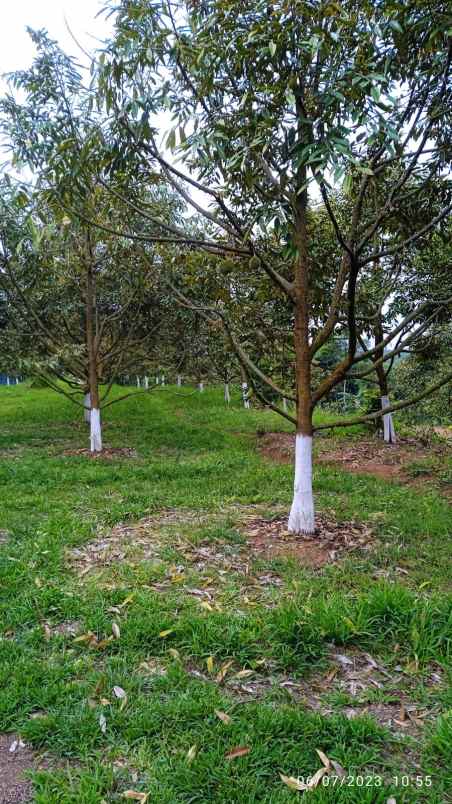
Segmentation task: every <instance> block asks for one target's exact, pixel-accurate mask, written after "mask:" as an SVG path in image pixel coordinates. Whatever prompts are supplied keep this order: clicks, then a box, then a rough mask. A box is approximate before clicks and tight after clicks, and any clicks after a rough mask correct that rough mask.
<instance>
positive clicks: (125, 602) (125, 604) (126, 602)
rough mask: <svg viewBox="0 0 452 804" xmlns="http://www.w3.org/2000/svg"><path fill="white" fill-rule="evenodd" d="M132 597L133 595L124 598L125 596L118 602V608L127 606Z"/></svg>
mask: <svg viewBox="0 0 452 804" xmlns="http://www.w3.org/2000/svg"><path fill="white" fill-rule="evenodd" d="M134 597H135V595H129V596H128V597H126V598H125V599H124V600H123V601H122V603H120V604H119V608H120V609H123V608H124V606H128V605H129V603H131V602H132V600H133V599H134Z"/></svg>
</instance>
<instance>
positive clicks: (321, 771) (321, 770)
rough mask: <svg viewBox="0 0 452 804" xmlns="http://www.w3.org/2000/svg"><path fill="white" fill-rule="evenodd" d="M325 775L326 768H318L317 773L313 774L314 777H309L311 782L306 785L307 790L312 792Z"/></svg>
mask: <svg viewBox="0 0 452 804" xmlns="http://www.w3.org/2000/svg"><path fill="white" fill-rule="evenodd" d="M325 773H327V768H319V769H318V771H316V773H314V776H312V777H311V780H310V782H309V784H308V790H313V789H314V788H315V787H317V785H318V783H319V782H320V780H321V779H322V778H323V776H325Z"/></svg>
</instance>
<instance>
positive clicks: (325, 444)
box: [258, 428, 450, 496]
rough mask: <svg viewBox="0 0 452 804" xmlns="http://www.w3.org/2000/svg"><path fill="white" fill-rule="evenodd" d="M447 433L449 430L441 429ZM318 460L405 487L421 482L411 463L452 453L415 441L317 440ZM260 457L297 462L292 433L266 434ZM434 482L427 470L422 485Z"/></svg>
mask: <svg viewBox="0 0 452 804" xmlns="http://www.w3.org/2000/svg"><path fill="white" fill-rule="evenodd" d="M438 429H441V430H443V429H444V430H448V428H438ZM314 446H315V452H316V460H317V461H318V462H319V463H326V464H333V465H335V466H340V467H341V468H343V469H345V470H346V471H347V472H352V473H355V474H364V475H372V477H381V478H382V479H383V480H397V481H400V482H402V483H406V484H410V485H411V484H416V481H417V482H418V483H419V479H418V478H413V477H412V476H410V474H409V472H408V471H407V469H408V466H409V464H411V463H413V462H415V461H422V460H423V459H425V458H432V457H434V456H438V457H439V456H444V454H445V453H446V452H448V451H449V450H450V446H449V444H444V445H441V444H438V445H432V446H430V447H428V448H427V447H425V446H423V444H422V443H421V441H419V440H418V439H415V438H403V439H399V440H398V442H397V443H396V444H386V443H385V442H384V441H382V440H381V439H377V438H364V439H360V440H359V441H358V440H348V439H342V440H341V441H338V440H335V439H322V438H318V439H317V440H316V442H315V445H314ZM258 447H259V451H260V452H261V454H262V455H263V456H264V457H265V458H268V459H270V460H272V461H273V462H275V463H291V462H292V461H293V459H294V450H295V435H294V434H293V433H284V432H283V433H265V434H264V435H263V436H261V437H260V438H259V441H258ZM426 480H428V481H431V480H435V478H434V475H433V474H432V473H429V472H428V471H426V472H425V474H423V477H422V482H424V481H426ZM441 491H442V492H443V493H444V494H445V495H446V496H448V494H449V493H450V488H449V487H448V486H447V485H446V484H443V485H442V486H441Z"/></svg>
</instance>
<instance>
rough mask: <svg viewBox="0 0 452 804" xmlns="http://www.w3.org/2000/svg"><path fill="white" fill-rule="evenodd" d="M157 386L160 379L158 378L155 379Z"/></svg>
mask: <svg viewBox="0 0 452 804" xmlns="http://www.w3.org/2000/svg"><path fill="white" fill-rule="evenodd" d="M155 384H156V385H158V384H159V378H158V377H156V378H155Z"/></svg>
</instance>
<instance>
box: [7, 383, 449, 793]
mask: <svg viewBox="0 0 452 804" xmlns="http://www.w3.org/2000/svg"><path fill="white" fill-rule="evenodd" d="M117 393H120V391H119V389H118V390H117ZM0 405H1V411H2V417H1V428H0V451H1V452H2V458H3V459H2V462H1V465H0V483H1V485H2V489H1V495H2V501H3V506H2V514H1V520H0V528H1V529H4V530H5V531H7V532H8V538H7V541H6V542H5V543H4V544H3V545H2V546H1V547H0V579H1V590H2V600H1V632H0V633H1V640H0V689H1V690H2V692H1V693H0V731H11V732H13V731H14V732H16V733H17V732H19V733H20V734H21V735H22V737H23V738H24V739H25V740H26V741H27V742H29V743H30V744H32V745H33V746H34V747H36V748H37V749H43V750H46V751H49V752H51V754H52V756H53V757H54V758H56V761H55V762H54V763H53V765H52V769H50V770H46V771H40V772H39V773H37V774H35V775H34V789H35V799H34V800H35V801H36V802H38V803H39V804H44V803H45V804H48V803H50V802H63V804H66V803H67V804H69V802H71V803H72V802H73V803H74V804H94V803H95V802H96V804H97V803H98V804H100V803H101V802H102V801H106V802H119V801H121V800H124V798H123V797H122V794H123V793H124V791H125V790H127V789H134V790H137V791H145V792H149V794H150V796H149V801H157V802H162V804H163V803H166V802H168V804H170V803H171V804H173V802H185V803H186V804H188V802H218V803H219V802H224V803H226V802H238V803H239V804H245V803H246V804H248V802H250V803H251V802H266V803H268V804H270V803H271V804H279V802H285V801H295V800H296V799H297V797H298V796H300V795H302V794H300V793H297V792H295V791H293V790H291V789H290V788H289V787H287V786H286V785H285V784H283V782H282V781H281V779H280V776H279V774H280V773H283V774H285V775H287V776H295V777H298V776H300V777H302V776H308V775H312V774H313V773H314V772H315V771H316V770H317V769H318V768H319V766H320V764H321V763H320V760H319V758H318V755H317V754H316V750H315V749H316V748H319V749H321V750H322V751H324V752H325V753H326V754H327V756H328V757H329V758H330V759H332V760H335V761H337V762H339V763H340V764H341V765H342V766H343V767H344V768H345V769H346V772H347V774H348V777H349V780H348V782H347V784H343V785H342V786H341V787H340V789H339V788H338V787H333V786H332V784H330V785H326V784H325V785H324V784H320V785H319V786H318V787H317V788H316V789H315V790H313V791H311V792H310V793H309V794H306V795H309V800H310V801H312V802H330V801H331V802H333V801H341V802H342V801H343V802H369V803H370V802H386V800H387V799H388V798H389V797H390V796H391V795H392V796H394V797H396V799H397V802H398V803H399V802H410V804H411V802H418V801H419V802H421V801H429V802H436V803H437V804H440V802H444V801H446V800H447V790H448V788H449V789H450V782H451V779H450V778H448V767H449V768H450V745H451V718H450V707H451V699H450V695H449V693H448V688H447V680H448V679H449V678H450V667H451V664H450V658H451V657H450V654H451V635H452V628H451V619H452V617H451V612H452V607H451V605H450V604H451V598H450V595H449V592H450V587H449V584H450V579H449V572H448V563H447V562H448V557H449V550H450V545H449V544H448V539H447V537H448V534H450V530H451V528H450V524H451V517H450V507H449V506H448V504H447V502H446V500H445V499H443V498H442V496H441V495H440V493H438V492H437V491H435V490H433V489H431V488H425V489H422V488H420V487H419V486H417V487H416V488H410V487H409V486H400V485H397V484H393V483H387V482H384V481H383V480H378V479H375V478H371V477H365V476H360V475H356V474H353V475H352V474H347V473H346V472H344V471H341V470H339V469H335V468H334V467H326V466H325V465H321V466H320V467H318V468H317V469H316V472H315V491H316V500H317V505H318V507H319V508H320V509H322V508H323V509H328V510H329V511H334V512H335V515H336V517H337V518H338V519H341V520H348V519H356V520H361V521H366V522H369V523H371V525H372V527H373V530H374V532H375V539H376V549H375V550H373V551H372V552H371V553H369V552H367V553H366V552H363V553H354V554H352V555H349V557H348V558H344V559H343V560H341V561H339V562H337V563H335V564H333V565H330V566H326V567H324V568H323V569H322V570H311V569H306V568H302V567H300V565H299V564H298V563H297V562H296V561H294V560H290V559H279V560H278V561H274V562H268V561H265V560H263V559H259V561H258V560H255V561H254V562H251V564H250V570H249V576H246V575H244V573H243V572H242V571H241V570H239V569H237V570H235V569H234V568H232V569H231V570H229V571H228V572H224V571H222V570H221V567H220V565H219V564H218V563H215V560H214V559H215V556H216V554H217V553H220V552H223V553H225V554H226V555H227V556H229V555H231V556H235V555H243V554H244V552H245V551H246V543H245V539H244V535H243V513H244V512H246V511H247V510H248V507H249V506H253V508H252V510H253V511H257V512H260V513H261V514H262V515H264V516H269V517H270V516H273V515H274V514H275V513H279V512H280V511H281V510H284V509H285V508H286V507H287V506H288V504H289V502H290V497H291V485H292V470H291V467H290V466H287V465H283V464H272V463H271V462H269V461H267V460H264V459H263V458H262V457H261V456H260V455H259V453H258V451H257V441H258V439H257V437H256V432H257V431H258V430H259V431H272V430H281V429H285V423H284V422H283V421H282V420H281V419H279V418H278V417H277V416H276V415H275V414H273V413H271V412H267V411H259V410H250V411H244V410H243V409H242V408H241V407H240V405H239V403H238V401H237V404H236V405H234V404H233V405H232V406H231V408H230V409H226V408H225V406H224V404H223V402H222V400H221V394H220V392H219V391H217V390H215V389H212V390H207V391H206V392H205V393H204V394H203V395H200V394H191V395H190V394H189V392H188V391H187V390H185V389H182V392H181V393H180V395H179V394H177V393H176V389H174V388H169V389H166V390H165V391H162V390H159V391H156V392H154V393H152V394H150V395H149V396H139V397H137V398H136V399H129V400H127V402H124V403H120V404H118V405H117V406H112V407H110V408H108V411H107V412H106V415H105V425H106V426H105V433H104V437H105V441H106V443H107V444H108V445H109V446H118V447H119V446H127V447H132V448H134V449H136V451H137V457H136V458H135V459H115V460H109V461H107V460H96V461H91V460H87V459H86V458H85V457H83V456H79V455H67V456H65V455H64V454H63V453H64V451H65V450H74V449H77V448H80V447H84V446H86V442H87V434H86V430H85V428H84V425H83V424H82V423H81V422H79V419H80V418H81V416H79V413H78V409H76V408H74V407H73V406H71V404H70V403H69V402H68V401H67V400H65V399H64V398H61V397H59V396H57V395H56V394H54V393H53V392H49V391H47V390H38V389H36V390H32V389H29V388H28V387H27V386H26V385H24V386H18V387H14V388H8V389H5V388H2V389H0ZM342 437H343V438H350V437H352V433H351V431H346V432H345V433H344V434H343V435H342ZM357 437H359V432H358V435H357ZM435 460H436V459H435ZM444 471H446V470H445V469H444ZM438 472H441V468H440V467H439V468H438ZM416 474H417V475H418V476H419V474H420V472H419V471H416ZM163 511H170V512H175V513H176V514H177V516H178V517H179V518H177V517H176V519H175V521H173V522H171V521H170V522H169V523H168V522H165V521H164V519H163V518H162V519H159V517H160V516H161V513H162V512H163ZM152 515H154V516H155V517H156V519H155V523H156V524H155V525H154V526H153V527H154V530H152V528H151V535H152V539H153V540H154V547H155V551H154V553H153V554H152V555H148V556H147V557H146V556H143V555H142V554H141V553H140V548H139V545H138V544H133V543H132V545H127V550H130V552H127V550H126V551H125V553H124V551H123V555H122V557H121V555H120V556H119V557H118V558H117V560H116V561H114V562H113V563H112V564H110V565H108V566H102V565H99V566H96V567H94V569H93V570H92V571H89V572H87V573H86V574H85V575H80V574H79V573H78V571H77V568H76V567H75V565H74V561H72V563H71V560H69V555H70V553H71V551H74V549H75V550H77V549H78V550H83V549H84V548H85V547H86V546H87V545H89V544H90V543H91V542H92V540H94V539H99V538H100V539H102V538H105V539H108V535H109V532H110V529H111V528H112V527H113V526H114V525H116V524H117V523H119V522H123V523H128V522H133V521H138V520H140V519H141V518H143V517H150V516H152ZM241 517H242V519H241ZM146 538H148V539H149V534H148V536H147V537H146ZM132 542H133V540H132ZM199 547H201V548H202V549H207V550H208V551H209V550H210V553H209V555H211V556H212V557H213V558H212V559H209V560H207V564H206V566H201V565H200V564H199V561H198V563H196V562H195V561H194V560H192V558H190V556H191V555H192V554H194V553H193V551H195V552H196V549H197V548H199ZM190 551H192V552H190ZM119 552H121V551H119ZM72 554H73V553H72ZM73 555H74V554H73ZM209 562H210V563H209ZM267 576H268V577H269V578H273V577H276V578H278V579H279V580H278V584H279V585H277V586H275V585H272V583H271V582H270V581H269V582H268V583H266V582H264V583H262V582H259V584H256V583H255V579H256V578H258V579H260V578H266V577H267ZM193 589H195V591H196V590H198V591H199V590H201V593H202V590H203V589H211V590H213V591H212V594H211V598H210V599H211V603H209V604H208V605H207V606H203V605H202V602H203V601H204V602H205V599H204V598H203V599H202V600H201V599H200V597H199V595H198V596H196V595H194V594H192V593H191V592H192V591H193ZM71 622H73V623H76V628H77V633H78V634H79V636H80V635H81V636H82V640H77V639H74V636H73V634H70V633H66V632H64V630H63V631H62V632H60V631H59V630H58V628H59V626H61V624H65V623H71ZM114 622H116V623H117V624H119V626H120V637H119V638H115V639H113V638H112V624H113V623H114ZM166 632H167V633H166ZM162 634H163V636H162ZM84 635H88V636H85V637H84ZM90 635H91V636H90ZM332 650H334V651H336V652H338V653H339V654H342V653H343V654H347V655H349V656H350V655H351V656H354V655H357V656H358V655H361V654H363V653H364V652H370V653H371V654H372V657H376V658H377V660H378V663H379V664H380V665H381V666H382V667H384V668H386V671H385V672H386V673H387V675H388V677H389V676H390V677H393V676H394V673H396V675H397V678H398V679H399V682H398V686H397V687H396V688H394V684H391V682H390V681H389V680H388V681H387V682H385V681H384V678H385V677H384V676H381V677H380V680H381V685H380V687H378V686H377V688H373V690H372V689H368V688H366V689H363V690H362V691H361V692H360V693H359V695H358V697H356V696H352V697H351V698H350V696H349V695H348V693H346V692H345V691H344V690H343V689H341V688H339V687H334V684H333V688H332V689H328V690H326V691H325V692H324V693H323V692H321V693H319V695H320V699H321V700H322V701H323V702H324V703H325V706H324V707H322V708H321V709H320V710H319V711H313V709H312V707H311V706H309V705H308V704H309V701H308V700H305V699H304V698H303V697H298V698H296V700H294V698H293V697H291V695H290V687H289V688H288V687H285V686H284V684H283V686H281V682H282V681H283V680H284V679H289V680H291V681H292V682H293V683H294V684H295V683H299V684H300V685H306V687H303V689H308V688H309V689H310V688H312V689H313V690H315V689H317V687H316V685H317V684H318V682H319V679H324V678H325V674H328V673H329V672H330V670H331V651H332ZM229 662H230V663H231V664H230V666H229V668H226V670H225V678H224V679H221V680H220V681H218V680H216V679H218V678H219V676H218V674H219V673H220V676H221V671H222V668H224V667H225V665H227V664H228V663H229ZM395 668H400V669H399V670H396V669H395ZM243 671H246V672H245V675H242V679H243V680H242V681H240V680H237V681H235V682H234V676H237V673H243ZM434 672H435V673H436V674H437V675H438V676H439V677H440V679H441V682H440V683H437V684H435V685H433V684H432V683H431V682H430V679H431V675H432V673H434ZM247 683H248V684H251V693H246V689H245V692H244V691H243V690H242V689H241V687H240V684H242V686H243V685H244V686H245V688H246V686H247ZM253 685H254V686H253ZM114 687H116V688H118V687H120V688H121V689H123V690H124V691H125V693H126V695H127V698H126V699H124V698H118V697H116V695H115V693H114ZM288 690H289V691H288ZM322 695H323V698H322ZM401 696H404V700H406V699H407V696H409V697H410V700H411V701H412V702H413V703H414V704H415V705H416V706H417V707H419V708H422V707H424V708H426V709H428V710H429V711H431V713H432V716H431V717H430V718H428V719H426V721H425V725H424V724H422V725H421V727H419V728H418V729H417V731H416V733H413V734H411V733H410V734H409V735H408V734H407V736H403V732H404V728H403V727H401V728H399V729H393V730H388V728H387V726H385V725H382V724H381V722H379V721H378V718H377V719H374V718H373V717H372V716H371V714H366V713H365V712H364V709H365V706H364V704H366V703H375V702H376V703H378V702H380V703H381V702H391V701H395V702H396V704H397V706H398V701H399V699H400V698H401ZM358 699H359V700H360V701H361V704H362V712H363V713H362V714H359V713H358V716H357V717H354V718H353V719H349V718H347V716H346V714H345V713H344V712H345V708H346V707H347V705H350V704H351V703H352V704H353V703H354V701H356V700H358ZM215 710H218V711H221V712H225V713H226V714H228V715H229V716H230V718H231V722H230V723H229V724H225V723H224V722H222V721H221V720H220V719H219V718H218V716H217V715H216V714H215ZM448 712H449V714H448ZM399 732H401V733H402V736H400V734H399ZM236 746H247V747H249V748H250V749H251V750H250V752H249V753H248V754H247V755H245V756H242V757H239V758H236V759H231V760H228V759H226V754H227V753H228V752H229V751H231V749H233V748H234V747H236ZM407 774H408V775H410V780H409V781H410V783H409V786H408V787H404V786H402V781H401V777H402V776H404V775H407ZM429 775H431V777H432V785H431V786H427V783H426V784H422V785H421V786H417V783H416V777H417V776H422V777H427V776H429ZM361 777H363V779H364V781H365V784H364V783H363V785H361V784H360V783H359V780H360V778H361ZM325 781H328V779H326V780H325Z"/></svg>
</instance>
